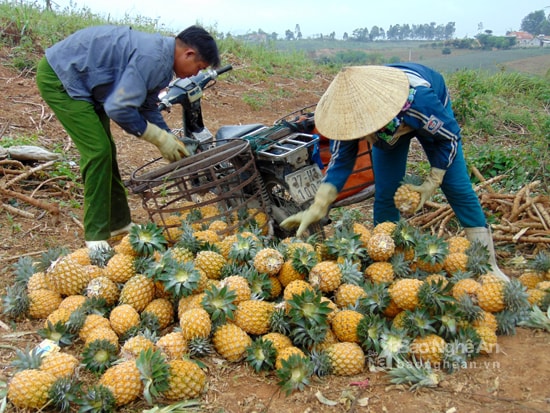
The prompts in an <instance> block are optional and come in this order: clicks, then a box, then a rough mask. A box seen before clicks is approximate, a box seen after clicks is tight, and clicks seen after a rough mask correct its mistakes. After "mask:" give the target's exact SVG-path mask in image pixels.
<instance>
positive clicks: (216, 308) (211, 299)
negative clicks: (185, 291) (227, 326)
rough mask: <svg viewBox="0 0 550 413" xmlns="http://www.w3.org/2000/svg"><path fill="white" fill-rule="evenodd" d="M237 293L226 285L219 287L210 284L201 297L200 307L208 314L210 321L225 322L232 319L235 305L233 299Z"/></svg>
mask: <svg viewBox="0 0 550 413" xmlns="http://www.w3.org/2000/svg"><path fill="white" fill-rule="evenodd" d="M236 299H237V293H236V292H235V291H233V290H230V289H229V288H228V286H227V285H224V286H222V287H221V288H220V287H218V286H216V285H212V286H210V287H209V288H208V289H207V290H205V295H204V297H203V299H202V302H201V304H202V307H203V308H204V309H205V310H206V311H207V312H208V314H210V318H211V319H212V322H216V323H218V322H219V323H222V324H223V323H225V322H226V321H227V320H233V318H234V317H235V314H234V312H235V310H236V309H237V305H236V304H235V300H236Z"/></svg>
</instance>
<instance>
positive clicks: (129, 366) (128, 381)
mask: <svg viewBox="0 0 550 413" xmlns="http://www.w3.org/2000/svg"><path fill="white" fill-rule="evenodd" d="M99 384H101V385H103V386H105V387H107V388H108V389H109V390H111V391H112V392H113V396H114V397H115V402H116V405H117V406H123V405H125V404H128V403H131V402H133V401H134V400H136V399H137V398H138V397H139V396H140V395H141V393H142V391H143V383H142V382H141V376H140V372H139V369H138V368H137V366H136V361H135V360H133V359H131V360H126V361H123V362H121V363H119V364H115V365H113V366H111V367H109V368H108V369H107V370H106V371H105V372H104V373H103V375H102V376H101V377H100V379H99Z"/></svg>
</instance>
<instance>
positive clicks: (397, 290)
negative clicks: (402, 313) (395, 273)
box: [389, 278, 423, 310]
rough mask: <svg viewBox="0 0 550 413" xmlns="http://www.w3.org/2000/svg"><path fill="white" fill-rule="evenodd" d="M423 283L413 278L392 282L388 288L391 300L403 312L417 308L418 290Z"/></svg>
mask: <svg viewBox="0 0 550 413" xmlns="http://www.w3.org/2000/svg"><path fill="white" fill-rule="evenodd" d="M422 283H423V281H421V280H417V279H415V278H403V279H399V280H396V281H394V282H393V283H392V284H391V285H390V287H389V293H390V297H391V299H392V300H393V301H394V302H395V304H397V306H398V307H399V308H401V309H403V310H414V309H415V308H417V307H418V290H419V289H420V286H421V285H422Z"/></svg>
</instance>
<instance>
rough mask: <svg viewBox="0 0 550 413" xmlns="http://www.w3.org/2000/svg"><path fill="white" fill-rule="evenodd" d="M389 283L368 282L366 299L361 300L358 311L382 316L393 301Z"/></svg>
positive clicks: (365, 286) (365, 287) (365, 288)
mask: <svg viewBox="0 0 550 413" xmlns="http://www.w3.org/2000/svg"><path fill="white" fill-rule="evenodd" d="M388 286H389V284H387V283H374V282H372V281H371V282H366V283H365V285H364V287H363V288H364V290H365V292H366V293H367V296H366V297H362V298H360V299H359V307H358V311H359V312H361V313H362V314H382V313H383V312H384V310H385V309H386V308H387V307H388V305H389V304H390V301H391V297H390V293H389V290H388Z"/></svg>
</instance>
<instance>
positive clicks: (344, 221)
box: [332, 208, 365, 232]
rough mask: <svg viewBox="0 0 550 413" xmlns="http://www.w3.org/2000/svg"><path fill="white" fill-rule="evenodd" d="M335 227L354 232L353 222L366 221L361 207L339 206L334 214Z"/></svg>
mask: <svg viewBox="0 0 550 413" xmlns="http://www.w3.org/2000/svg"><path fill="white" fill-rule="evenodd" d="M332 218H333V220H334V221H335V222H334V227H335V228H339V229H343V230H345V231H350V232H353V224H355V223H356V222H360V221H364V220H365V216H364V214H363V213H362V212H361V211H360V210H359V209H350V208H346V209H344V208H338V209H337V210H335V211H334V212H333V214H332Z"/></svg>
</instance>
